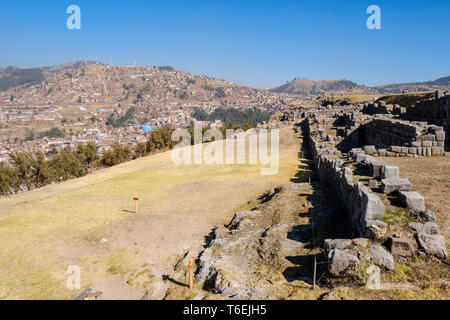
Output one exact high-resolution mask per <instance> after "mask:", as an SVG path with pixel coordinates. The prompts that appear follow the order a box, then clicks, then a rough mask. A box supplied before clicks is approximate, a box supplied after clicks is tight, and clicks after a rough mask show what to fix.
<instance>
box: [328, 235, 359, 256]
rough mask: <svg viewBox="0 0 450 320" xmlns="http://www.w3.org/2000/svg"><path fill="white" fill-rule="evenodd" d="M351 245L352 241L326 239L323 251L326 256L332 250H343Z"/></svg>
mask: <svg viewBox="0 0 450 320" xmlns="http://www.w3.org/2000/svg"><path fill="white" fill-rule="evenodd" d="M351 245H352V240H350V239H326V240H325V242H324V251H325V254H326V255H327V256H328V255H329V254H330V253H331V251H332V250H334V249H339V250H345V249H348V248H350V246H351Z"/></svg>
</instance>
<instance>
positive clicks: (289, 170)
mask: <svg viewBox="0 0 450 320" xmlns="http://www.w3.org/2000/svg"><path fill="white" fill-rule="evenodd" d="M280 137H281V139H280V168H279V171H278V174H276V175H273V176H262V175H260V167H259V165H248V164H247V165H207V164H201V165H181V166H176V165H174V164H173V163H172V161H171V155H170V152H165V153H161V154H158V155H155V156H150V157H146V158H142V159H138V160H135V161H131V162H128V163H124V164H121V165H118V166H116V167H113V168H109V169H104V170H100V171H97V172H95V173H93V174H90V175H88V176H86V177H83V178H80V179H75V180H71V181H68V182H64V183H61V184H53V185H50V186H46V187H44V188H41V189H38V190H34V191H31V192H27V193H23V194H19V195H15V196H13V197H10V198H2V199H0V243H1V246H0V257H1V259H0V299H6V298H9V299H72V298H74V297H75V296H77V295H78V294H79V293H81V291H82V290H83V289H85V288H88V287H91V288H94V289H98V290H101V291H103V293H104V295H103V298H104V299H128V298H131V299H140V298H141V297H142V296H143V294H144V292H143V289H142V288H144V287H149V286H150V287H152V288H153V289H152V292H149V296H150V298H161V297H162V296H161V295H163V294H164V292H165V287H164V282H163V281H162V280H161V277H162V275H164V274H165V272H166V268H167V266H169V265H170V263H171V262H172V261H173V259H174V258H175V256H176V255H179V254H180V253H181V252H183V250H185V249H186V248H189V247H191V246H194V245H198V244H200V243H202V241H203V240H204V239H203V237H204V236H205V235H206V234H208V233H209V231H210V230H211V228H213V227H214V226H217V225H220V224H223V223H226V222H228V221H229V220H230V218H231V217H232V216H233V214H234V213H235V212H236V211H237V210H239V209H240V208H242V207H243V206H245V205H246V203H247V201H248V200H250V199H254V198H256V197H257V196H259V195H260V194H262V193H264V192H266V191H267V190H268V189H270V188H273V187H275V186H277V185H278V184H280V183H287V182H289V179H290V178H292V177H293V176H295V174H296V172H297V171H298V158H297V155H298V151H299V140H298V138H297V136H296V135H295V134H294V132H293V130H292V129H290V128H286V129H283V131H282V133H281V134H280ZM135 196H138V197H139V198H140V201H139V211H138V213H137V214H136V213H134V203H133V201H132V199H133V197H135ZM101 240H102V241H101ZM71 265H78V266H79V267H80V268H81V289H80V290H69V289H67V287H66V279H67V277H68V274H66V270H67V268H68V267H69V266H71Z"/></svg>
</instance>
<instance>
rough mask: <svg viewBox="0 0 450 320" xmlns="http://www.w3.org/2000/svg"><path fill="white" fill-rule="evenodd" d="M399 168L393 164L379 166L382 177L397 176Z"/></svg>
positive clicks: (395, 177)
mask: <svg viewBox="0 0 450 320" xmlns="http://www.w3.org/2000/svg"><path fill="white" fill-rule="evenodd" d="M399 171H400V170H399V169H398V167H394V166H387V165H386V166H384V167H382V168H381V178H382V179H397V178H398V177H399Z"/></svg>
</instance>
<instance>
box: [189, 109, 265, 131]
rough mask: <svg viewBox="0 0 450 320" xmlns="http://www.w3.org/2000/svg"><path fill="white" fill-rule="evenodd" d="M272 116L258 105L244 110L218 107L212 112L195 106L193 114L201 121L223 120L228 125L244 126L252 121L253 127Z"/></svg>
mask: <svg viewBox="0 0 450 320" xmlns="http://www.w3.org/2000/svg"><path fill="white" fill-rule="evenodd" d="M270 116H271V114H270V113H269V112H266V111H263V110H261V109H259V108H256V107H254V108H250V109H246V110H244V111H241V110H239V109H234V108H228V109H225V108H217V109H216V110H214V111H213V112H211V113H208V112H205V111H203V110H202V109H200V108H195V109H194V112H193V114H192V117H194V118H195V119H196V120H199V121H214V120H221V121H222V122H223V123H225V124H226V125H228V126H242V125H244V124H246V123H250V124H251V126H252V127H255V126H256V125H257V124H258V123H261V122H267V121H269V120H270Z"/></svg>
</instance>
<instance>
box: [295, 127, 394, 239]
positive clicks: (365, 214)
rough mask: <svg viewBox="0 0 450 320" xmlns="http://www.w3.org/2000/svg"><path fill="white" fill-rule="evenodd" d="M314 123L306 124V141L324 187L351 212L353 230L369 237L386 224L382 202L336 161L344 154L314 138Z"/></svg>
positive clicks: (342, 162)
mask: <svg viewBox="0 0 450 320" xmlns="http://www.w3.org/2000/svg"><path fill="white" fill-rule="evenodd" d="M310 121H311V120H310V119H306V120H305V121H304V122H303V130H304V137H305V139H307V141H308V143H309V145H310V148H311V152H312V156H313V162H314V166H315V168H316V169H317V171H318V173H319V177H320V180H321V182H322V183H325V184H327V185H329V186H331V187H332V188H333V189H334V190H336V192H337V196H338V198H339V200H340V202H341V203H342V205H343V206H344V208H345V209H346V210H347V212H348V215H349V218H350V221H351V224H352V227H353V228H354V230H355V231H356V232H357V233H358V235H359V236H360V237H366V230H367V228H368V227H370V226H372V225H378V224H383V222H382V221H380V220H378V219H382V218H383V217H384V212H385V207H384V205H383V203H382V202H381V200H380V198H379V197H378V196H377V195H375V194H373V193H372V192H371V190H370V188H368V187H367V186H365V185H363V184H362V183H359V182H358V183H354V182H353V171H352V169H351V168H350V167H345V166H344V161H343V160H342V159H336V158H337V155H340V152H339V151H338V150H337V149H335V148H329V147H323V146H326V145H324V144H321V143H319V141H318V140H316V139H315V138H314V136H317V134H316V132H315V131H316V130H317V129H316V128H312V126H311V123H310Z"/></svg>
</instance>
